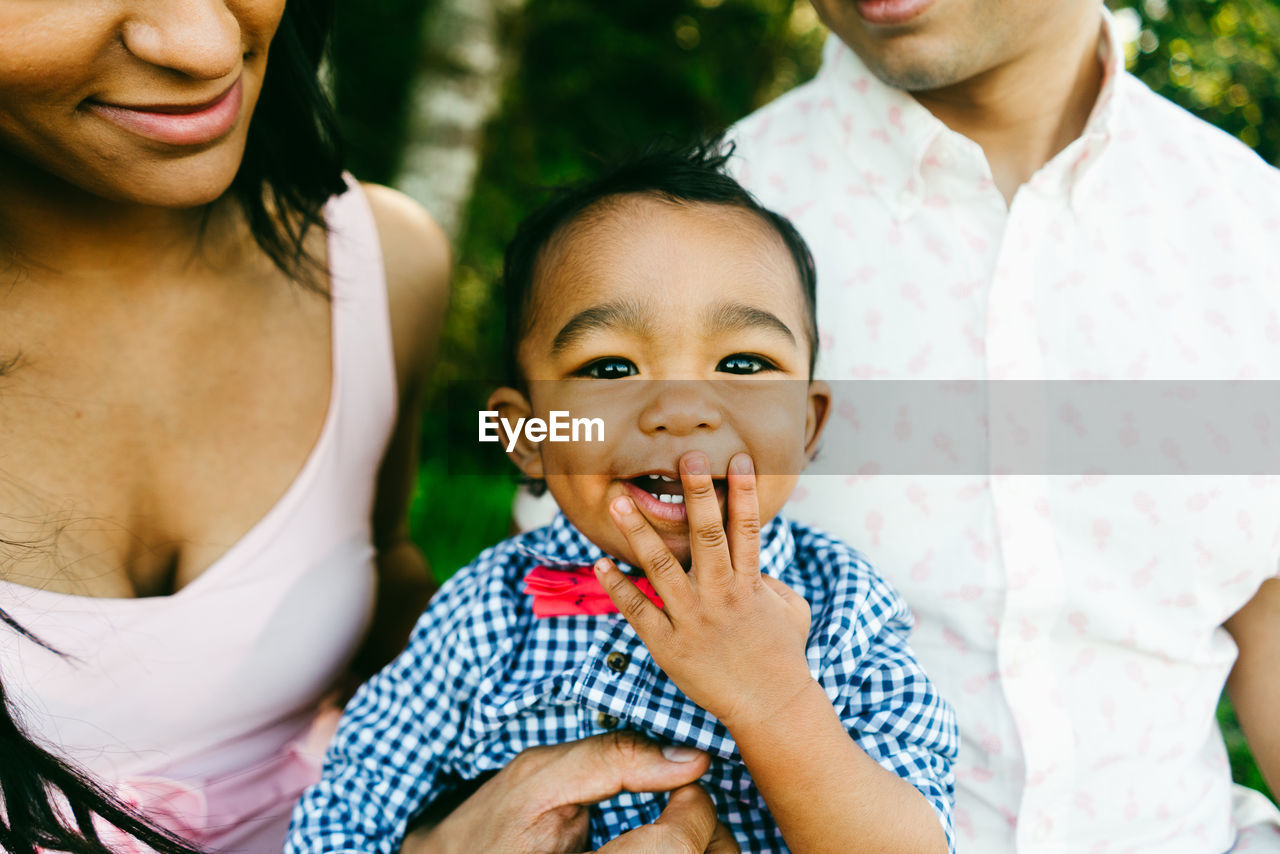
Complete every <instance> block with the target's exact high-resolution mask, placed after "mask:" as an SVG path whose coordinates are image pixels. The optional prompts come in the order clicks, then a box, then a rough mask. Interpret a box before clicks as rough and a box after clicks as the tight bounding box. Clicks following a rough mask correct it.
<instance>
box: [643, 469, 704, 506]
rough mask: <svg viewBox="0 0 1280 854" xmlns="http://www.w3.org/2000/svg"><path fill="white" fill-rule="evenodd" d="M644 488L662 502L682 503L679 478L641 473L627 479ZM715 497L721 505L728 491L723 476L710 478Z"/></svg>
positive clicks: (682, 489)
mask: <svg viewBox="0 0 1280 854" xmlns="http://www.w3.org/2000/svg"><path fill="white" fill-rule="evenodd" d="M628 482H629V483H631V484H632V485H633V486H635V487H637V488H639V489H642V490H644V491H645V492H647V493H649V494H650V495H652V496H653V497H654V498H656V499H658V500H659V501H661V502H662V503H663V504H684V486H683V485H682V484H681V483H680V478H678V477H675V476H673V475H667V474H642V475H637V476H636V477H633V478H631V479H630V481H628ZM712 483H713V484H714V486H715V490H716V498H717V499H718V500H719V501H720V503H721V504H722V505H723V504H724V501H725V495H726V494H727V492H728V482H727V481H726V480H725V479H724V478H723V477H717V478H712Z"/></svg>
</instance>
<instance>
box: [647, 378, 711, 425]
mask: <svg viewBox="0 0 1280 854" xmlns="http://www.w3.org/2000/svg"><path fill="white" fill-rule="evenodd" d="M722 420H723V414H722V412H721V407H720V404H719V401H718V400H717V399H716V396H715V394H714V392H713V390H712V389H711V386H710V384H709V383H706V382H701V381H698V380H670V381H659V382H654V383H653V388H652V392H651V396H650V398H649V401H648V404H647V405H646V406H645V408H644V409H643V411H641V413H640V429H641V430H643V431H644V432H646V433H670V434H672V435H675V436H685V435H688V434H690V433H693V432H695V431H698V430H715V429H717V428H719V427H720V424H721V421H722Z"/></svg>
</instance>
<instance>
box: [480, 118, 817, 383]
mask: <svg viewBox="0 0 1280 854" xmlns="http://www.w3.org/2000/svg"><path fill="white" fill-rule="evenodd" d="M732 155H733V145H732V144H725V143H724V142H722V141H721V140H719V139H713V140H705V141H702V142H697V143H694V144H692V145H684V146H673V145H670V144H655V145H653V146H651V147H650V148H649V149H648V150H647V151H646V152H645V153H644V154H641V155H640V156H638V157H635V158H632V159H630V160H627V161H626V162H624V163H621V164H620V165H617V166H614V167H613V168H611V169H609V170H607V171H605V172H603V173H602V174H600V175H599V176H598V177H596V178H593V179H591V180H589V181H586V182H584V183H580V184H571V185H567V186H564V187H560V188H558V189H557V190H556V191H555V194H554V196H553V197H552V198H551V200H550V201H548V202H547V203H546V204H544V205H542V206H541V207H539V208H538V209H537V210H535V211H534V212H533V213H531V214H529V215H528V216H527V217H526V218H525V219H524V221H523V222H521V223H520V226H519V228H518V229H516V234H515V237H513V238H512V239H511V242H510V243H509V244H507V252H506V258H505V261H504V264H503V275H502V280H503V288H504V291H505V298H506V307H507V326H506V341H505V345H504V349H505V356H506V371H507V381H508V382H509V383H510V384H511V385H513V386H515V387H517V388H523V387H524V378H523V375H522V373H521V371H520V365H519V361H518V359H517V354H518V352H519V349H520V342H521V341H522V340H523V339H524V336H525V334H526V333H527V332H528V329H529V322H530V317H529V315H530V311H531V309H532V307H533V306H532V296H533V282H534V277H535V275H536V273H537V267H538V262H539V260H540V259H541V257H542V255H543V253H544V252H545V250H546V249H547V247H548V246H549V245H550V244H551V242H552V241H553V240H554V239H555V238H556V237H557V236H558V235H560V234H561V233H562V232H563V231H564V230H565V229H567V228H570V227H572V226H573V225H574V223H575V222H577V221H578V220H579V219H580V218H581V216H582V215H583V214H584V213H586V212H587V211H589V210H590V209H593V208H596V207H597V206H599V205H600V204H601V203H602V202H606V201H607V200H610V199H613V198H616V197H621V196H630V195H643V196H650V197H653V198H657V199H661V200H663V201H667V202H671V203H673V204H687V203H705V204H714V205H727V206H729V207H735V208H741V209H742V210H745V211H750V212H751V213H754V214H755V215H756V216H757V217H759V218H760V219H761V220H762V221H763V222H764V223H765V224H766V225H768V226H769V227H770V228H772V229H773V230H774V231H775V232H777V234H778V236H779V237H781V238H782V242H783V243H784V244H785V245H786V247H787V250H788V251H789V252H790V253H791V258H792V260H793V261H794V262H795V265H796V273H797V274H798V275H799V278H800V289H801V292H802V294H803V296H804V302H805V319H806V324H805V336H806V338H807V339H808V341H809V373H810V375H812V374H813V367H814V363H815V360H816V359H817V353H818V331H817V311H816V305H815V303H816V288H817V273H816V272H815V270H814V264H813V256H812V255H811V254H810V253H809V247H808V245H807V244H806V243H805V242H804V238H802V237H801V236H800V233H799V232H798V231H796V228H795V226H793V225H792V224H791V222H790V220H788V219H787V218H786V217H784V216H781V215H780V214H777V213H774V212H773V211H771V210H769V209H768V208H766V207H764V206H763V205H761V204H760V202H758V201H756V199H755V197H754V196H752V195H751V194H750V193H749V192H747V190H746V189H745V188H744V187H743V186H742V185H741V184H739V183H738V182H737V181H736V180H734V179H733V178H732V177H731V176H730V175H729V174H728V173H727V172H726V171H725V164H726V163H727V162H728V161H729V158H730V157H731V156H732Z"/></svg>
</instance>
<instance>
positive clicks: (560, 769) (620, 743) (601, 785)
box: [495, 730, 710, 806]
mask: <svg viewBox="0 0 1280 854" xmlns="http://www.w3.org/2000/svg"><path fill="white" fill-rule="evenodd" d="M668 756H670V758H668ZM522 760H527V763H528V765H529V768H528V769H527V773H521V775H520V777H521V778H522V779H524V780H525V781H526V782H525V788H524V790H523V791H521V792H519V793H513V794H511V795H510V797H511V798H512V799H516V800H518V799H520V798H524V799H525V800H526V801H529V802H554V803H555V804H556V805H557V806H569V805H571V804H594V803H596V802H597V801H603V800H605V799H606V798H612V797H613V796H614V795H616V794H618V793H619V792H622V791H627V792H665V791H669V790H671V789H675V788H677V787H679V786H684V785H687V784H689V783H691V782H693V781H694V780H696V779H698V778H699V777H700V776H702V774H703V773H704V772H705V771H706V770H707V765H708V764H709V762H710V760H709V758H708V757H707V755H706V754H705V753H701V752H699V751H695V750H691V749H683V750H681V749H679V748H672V747H667V748H665V749H664V748H663V747H662V746H661V745H659V744H657V743H656V742H653V741H650V740H648V739H647V738H644V737H643V736H640V735H639V734H637V733H634V732H629V731H626V730H617V731H615V732H610V733H602V734H601V735H593V736H590V737H588V738H584V739H581V740H579V741H572V742H569V743H567V744H557V745H547V746H545V747H536V748H530V749H529V750H526V751H525V752H524V753H521V754H520V756H517V757H516V758H515V760H513V762H512V765H514V764H516V763H518V762H521V761H522ZM507 767H508V768H510V767H512V766H511V765H508V766H507ZM501 776H502V774H499V777H498V778H500V777H501ZM498 778H495V779H498Z"/></svg>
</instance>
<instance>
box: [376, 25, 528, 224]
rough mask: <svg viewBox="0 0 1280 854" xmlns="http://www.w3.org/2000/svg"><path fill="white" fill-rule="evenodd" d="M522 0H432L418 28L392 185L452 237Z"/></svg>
mask: <svg viewBox="0 0 1280 854" xmlns="http://www.w3.org/2000/svg"><path fill="white" fill-rule="evenodd" d="M524 5H525V0H436V2H434V3H433V4H432V6H431V8H430V9H429V10H428V11H427V14H426V17H425V21H424V24H423V30H422V52H421V59H420V61H419V66H418V69H419V70H418V73H417V76H416V79H415V80H414V83H413V86H412V89H411V91H410V94H409V98H410V105H409V121H408V138H407V140H406V143H405V148H404V158H403V161H402V168H401V171H400V177H399V180H398V181H397V184H398V186H399V187H400V189H401V190H403V191H404V192H405V193H407V194H408V195H410V196H412V197H413V198H414V199H416V200H417V201H418V202H420V203H421V204H422V205H423V206H424V207H426V208H427V210H429V211H431V213H432V215H434V216H435V217H436V219H437V221H438V222H439V223H440V225H441V226H442V227H443V228H444V229H445V231H446V232H447V233H448V234H449V237H450V238H451V239H454V240H455V242H456V239H457V237H458V232H459V230H460V228H461V226H462V223H463V221H464V217H465V214H466V205H467V201H468V199H470V197H471V190H472V185H473V183H474V181H475V176H476V170H477V169H478V167H479V164H480V153H481V152H480V148H481V142H482V140H483V133H484V128H485V125H486V124H487V122H488V121H489V119H490V118H491V117H492V116H493V114H494V112H495V111H496V110H497V108H498V105H499V103H500V101H501V97H502V91H503V85H504V84H505V82H506V80H507V79H508V75H509V74H510V72H511V69H512V67H513V65H514V63H515V61H516V54H517V50H516V46H515V44H514V43H513V41H514V40H513V38H512V33H513V31H514V29H515V28H514V27H513V26H512V22H513V21H514V19H515V18H516V16H518V15H519V13H520V12H521V11H522V10H523V8H524Z"/></svg>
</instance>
